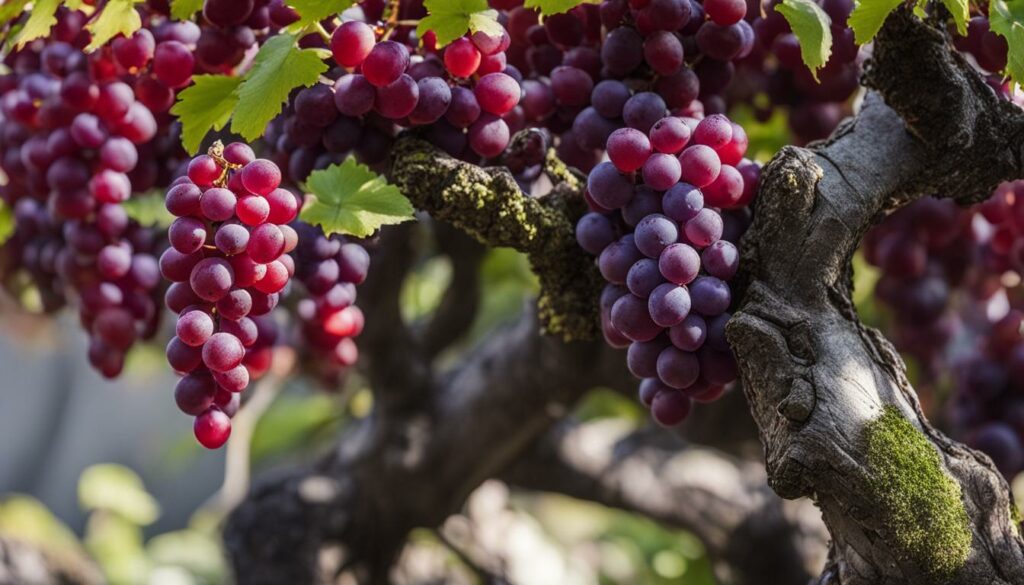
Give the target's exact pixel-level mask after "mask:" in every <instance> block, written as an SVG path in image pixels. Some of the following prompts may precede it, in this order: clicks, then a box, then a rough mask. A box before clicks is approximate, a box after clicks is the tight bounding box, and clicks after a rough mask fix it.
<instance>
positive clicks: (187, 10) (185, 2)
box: [171, 0, 203, 20]
mask: <svg viewBox="0 0 1024 585" xmlns="http://www.w3.org/2000/svg"><path fill="white" fill-rule="evenodd" d="M202 9H203V0H171V17H172V18H174V19H175V20H189V19H190V18H192V15H194V14H195V13H196V12H199V11H200V10H202Z"/></svg>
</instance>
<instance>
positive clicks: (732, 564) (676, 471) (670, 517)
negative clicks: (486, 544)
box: [502, 419, 828, 585]
mask: <svg viewBox="0 0 1024 585" xmlns="http://www.w3.org/2000/svg"><path fill="white" fill-rule="evenodd" d="M629 427H630V425H629V424H628V423H625V424H623V421H621V420H615V419H612V420H604V421H598V422H593V423H586V424H577V423H573V422H572V421H565V422H563V423H560V424H559V425H557V426H556V427H555V428H554V429H552V431H551V432H549V433H548V434H547V435H546V436H545V437H544V439H543V440H541V441H539V442H538V443H537V445H535V446H534V447H533V448H532V449H530V451H528V452H527V453H525V454H523V456H522V457H521V458H520V459H519V460H517V461H516V462H515V463H514V464H513V465H512V466H511V467H510V468H509V470H508V471H506V473H505V474H504V475H503V476H502V477H503V478H505V479H507V480H508V481H510V482H511V483H512V484H513V485H516V486H520V487H525V488H528V489H536V490H544V491H550V492H556V493H561V494H565V495H569V496H572V497H575V498H579V499H583V500H589V501H595V502H599V503H601V504H604V505H606V506H611V507H615V508H621V509H623V510H628V511H631V512H637V513H640V514H643V515H644V516H647V517H650V518H653V519H655V520H658V521H659V522H663V523H665V524H667V525H670V526H676V527H679V528H683V529H685V530H688V531H690V532H692V533H693V534H695V535H696V536H697V537H698V538H700V539H701V541H702V542H703V543H704V546H705V548H706V549H707V552H708V555H709V556H710V558H711V560H712V562H713V564H714V568H715V573H716V575H717V576H718V578H719V580H720V581H721V582H722V583H732V584H735V585H758V584H762V583H764V582H765V579H766V578H767V577H769V576H770V579H771V583H773V585H804V584H806V583H807V582H808V581H809V580H810V579H811V577H812V576H815V575H817V574H818V572H819V571H820V569H821V566H822V564H823V562H824V561H825V552H826V549H827V541H828V535H827V533H826V532H825V530H824V527H823V526H822V524H821V521H820V519H819V515H818V512H817V510H815V509H814V507H813V506H812V505H811V504H810V502H808V501H807V500H803V499H801V500H798V501H785V500H781V499H779V498H778V496H776V495H775V494H774V493H772V492H771V490H770V489H769V487H768V485H767V484H766V482H765V479H766V477H765V470H764V466H763V465H761V464H759V463H754V462H751V461H742V460H736V459H734V458H731V457H729V456H727V455H724V454H722V453H720V452H717V451H715V450H714V449H709V448H706V447H700V446H697V445H692V444H687V443H686V442H685V441H682V440H680V439H679V437H678V436H675V435H672V434H670V433H666V432H664V431H663V430H662V429H659V428H646V429H641V430H638V431H632V432H631V431H630V428H629Z"/></svg>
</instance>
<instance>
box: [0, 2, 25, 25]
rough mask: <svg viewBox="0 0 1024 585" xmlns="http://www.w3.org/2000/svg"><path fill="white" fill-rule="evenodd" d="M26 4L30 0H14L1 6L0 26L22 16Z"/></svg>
mask: <svg viewBox="0 0 1024 585" xmlns="http://www.w3.org/2000/svg"><path fill="white" fill-rule="evenodd" d="M26 4H28V0H12V1H11V2H6V3H4V4H3V5H2V6H0V26H3V25H5V24H7V23H8V22H10V21H12V20H14V19H15V18H18V17H19V16H21V13H22V12H23V11H24V10H25V5H26Z"/></svg>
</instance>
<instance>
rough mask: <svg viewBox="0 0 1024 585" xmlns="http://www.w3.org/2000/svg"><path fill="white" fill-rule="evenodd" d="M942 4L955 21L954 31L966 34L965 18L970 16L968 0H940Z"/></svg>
mask: <svg viewBox="0 0 1024 585" xmlns="http://www.w3.org/2000/svg"><path fill="white" fill-rule="evenodd" d="M942 4H943V5H945V6H946V10H948V11H949V13H950V14H952V15H953V22H954V23H956V32H958V33H960V34H961V35H966V34H967V20H968V19H969V18H970V17H971V13H970V9H971V5H970V2H968V0H942Z"/></svg>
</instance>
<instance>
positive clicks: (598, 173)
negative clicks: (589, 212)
mask: <svg viewBox="0 0 1024 585" xmlns="http://www.w3.org/2000/svg"><path fill="white" fill-rule="evenodd" d="M587 190H588V191H589V193H590V196H591V197H593V198H594V201H596V202H597V203H598V204H599V205H601V206H602V207H604V208H606V209H615V208H618V207H622V206H624V205H626V204H627V203H629V201H630V200H631V199H632V198H633V182H632V181H631V180H630V179H629V178H628V177H626V176H625V175H622V174H621V173H619V171H618V170H617V169H616V168H615V165H613V164H612V163H610V162H603V163H600V164H599V165H597V166H596V167H594V170H592V171H590V176H588V177H587Z"/></svg>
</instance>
